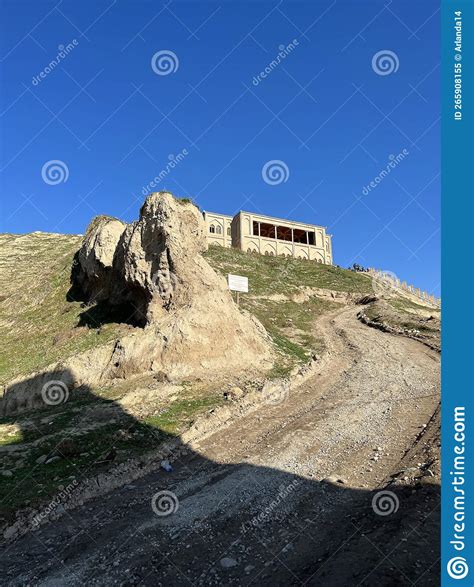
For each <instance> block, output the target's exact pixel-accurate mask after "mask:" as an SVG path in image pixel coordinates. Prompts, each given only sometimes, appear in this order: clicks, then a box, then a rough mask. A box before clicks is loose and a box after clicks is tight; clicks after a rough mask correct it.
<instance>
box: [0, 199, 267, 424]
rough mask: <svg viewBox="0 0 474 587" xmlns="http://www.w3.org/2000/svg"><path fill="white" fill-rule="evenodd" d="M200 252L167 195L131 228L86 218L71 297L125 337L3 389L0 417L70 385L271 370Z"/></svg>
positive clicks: (247, 319) (253, 332)
mask: <svg viewBox="0 0 474 587" xmlns="http://www.w3.org/2000/svg"><path fill="white" fill-rule="evenodd" d="M206 249H207V241H206V235H205V224H204V220H203V217H202V215H201V213H200V211H199V209H198V208H197V207H196V206H195V205H194V204H192V203H191V202H190V201H187V200H178V199H176V198H174V197H173V196H172V195H171V194H169V193H165V192H160V193H154V194H151V195H150V196H149V197H148V198H147V200H146V201H145V203H144V205H143V206H142V208H141V210H140V218H139V220H137V221H136V222H133V223H131V224H126V223H124V222H121V221H120V220H117V219H115V218H110V217H105V216H99V217H97V218H95V219H94V220H93V221H92V222H91V224H90V226H89V228H88V230H87V232H86V235H85V237H84V239H83V242H82V246H81V247H80V249H79V251H78V252H77V253H76V255H75V260H74V264H73V269H72V274H71V281H72V289H71V292H72V293H73V297H74V298H75V299H76V300H77V296H78V295H79V296H80V298H81V299H82V300H84V301H85V302H86V303H87V304H88V306H94V305H96V304H97V305H99V306H100V307H101V311H102V310H103V311H104V312H105V313H107V311H108V310H110V311H111V314H110V319H111V320H112V319H116V318H117V316H118V320H119V321H124V322H129V323H131V324H132V325H134V328H131V329H130V331H129V332H130V334H124V335H122V336H121V337H120V338H119V339H116V340H115V341H112V342H109V343H106V344H105V345H102V346H99V347H95V348H94V349H91V350H89V351H86V352H83V353H80V354H77V355H75V356H73V357H70V358H68V359H66V360H64V361H61V362H59V363H54V364H51V365H50V366H49V367H48V368H47V369H45V370H43V371H41V372H39V373H31V374H29V375H28V377H19V378H17V379H15V380H14V381H11V382H10V383H9V384H8V385H7V386H6V387H5V389H4V392H3V398H2V399H1V400H0V415H7V414H10V413H14V412H18V411H24V410H28V409H32V408H35V407H37V406H42V405H44V397H43V398H42V395H43V396H44V393H45V390H46V391H48V390H49V386H50V384H54V385H55V386H56V387H58V384H59V386H60V388H58V390H59V392H62V393H63V394H64V393H67V394H69V390H72V389H73V388H75V387H77V386H83V387H85V388H89V389H93V386H94V385H97V384H103V383H107V382H110V381H111V380H113V379H117V378H127V377H130V376H133V375H136V374H141V373H145V372H149V371H151V372H156V373H159V374H160V376H163V377H164V378H165V379H168V380H178V381H179V380H180V379H181V378H183V377H187V378H192V377H206V378H215V376H216V375H217V376H218V377H226V376H227V374H229V375H232V376H234V375H239V374H244V373H245V374H246V375H250V376H253V375H254V374H256V373H257V372H259V373H262V372H264V371H265V370H267V369H268V368H270V367H271V365H272V359H273V356H272V350H271V344H270V343H269V338H268V335H267V333H266V331H265V329H264V328H263V326H262V325H261V324H260V323H259V322H258V321H257V320H256V319H255V318H253V317H252V316H251V315H250V314H247V313H245V312H244V313H243V312H241V311H240V310H239V309H238V308H237V306H236V305H235V303H234V301H233V300H232V296H231V294H230V292H229V290H228V288H227V283H226V280H225V279H224V277H222V276H221V275H218V274H217V273H216V272H215V271H214V270H213V269H212V268H211V266H210V265H209V264H208V263H207V261H206V260H205V259H204V257H203V256H202V255H201V253H203V252H204V251H205V250H206ZM89 309H90V308H89ZM54 385H53V387H54ZM56 387H54V389H56Z"/></svg>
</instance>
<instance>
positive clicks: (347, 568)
mask: <svg viewBox="0 0 474 587" xmlns="http://www.w3.org/2000/svg"><path fill="white" fill-rule="evenodd" d="M356 313H357V310H356V309H355V308H349V309H345V310H344V311H342V312H340V313H338V314H337V315H335V316H334V315H332V316H327V317H325V318H323V319H322V320H321V321H320V322H319V324H318V329H320V330H321V332H322V334H323V335H324V337H325V339H326V343H327V347H328V349H329V361H328V362H326V363H325V365H324V367H322V368H321V369H320V371H319V372H318V371H316V372H315V374H314V375H313V376H312V377H311V378H310V379H309V380H307V381H306V382H305V383H304V384H302V385H301V386H300V387H298V388H297V389H292V390H291V391H290V392H289V393H288V394H283V395H282V396H281V397H278V398H274V400H273V403H267V404H266V405H262V406H261V407H260V408H259V409H257V410H255V411H253V412H252V413H250V414H248V415H247V416H244V417H242V418H240V419H239V420H237V421H235V422H234V423H233V424H231V425H230V426H228V427H226V428H225V429H223V430H219V431H216V432H215V433H214V434H212V435H210V436H208V437H207V438H206V439H205V440H203V441H202V442H201V443H200V444H199V445H198V447H197V449H196V450H194V451H192V452H190V453H189V454H188V455H186V456H185V457H182V458H181V459H180V460H179V461H178V462H177V464H176V466H175V467H174V470H173V472H172V473H166V472H164V471H159V472H155V473H153V474H151V475H148V476H147V477H144V478H143V479H141V480H139V481H137V482H135V483H134V484H133V485H130V486H126V487H124V488H122V489H120V490H118V491H114V492H112V493H110V494H108V495H106V496H104V497H102V498H99V499H97V500H94V501H91V502H88V503H86V504H85V505H84V506H82V507H80V508H78V509H76V510H74V511H72V512H66V514H65V515H64V516H63V517H62V518H61V519H60V520H58V521H57V522H54V523H51V524H49V525H47V526H45V527H42V528H41V529H39V530H37V531H35V532H31V533H30V534H28V535H27V536H25V537H23V538H22V539H20V540H18V541H17V542H16V543H14V544H12V545H10V546H9V547H7V548H6V549H5V552H4V553H3V556H2V559H1V566H2V568H4V570H3V571H2V576H3V579H4V584H11V585H26V584H31V585H48V586H53V585H65V584H67V585H82V584H88V585H114V584H117V585H138V584H140V585H209V584H210V585H250V584H252V585H272V586H273V585H301V584H307V585H338V586H341V585H393V584H397V585H413V584H415V583H416V584H417V585H436V584H437V583H438V579H437V570H438V569H437V564H438V554H437V550H438V544H437V531H438V526H439V520H438V517H439V512H438V509H437V508H438V503H439V486H438V484H437V483H436V481H437V479H434V480H433V479H432V478H430V483H422V482H420V481H417V482H416V483H412V482H411V481H410V480H408V478H407V479H406V480H405V481H403V478H402V480H401V481H400V482H398V483H395V484H393V485H391V486H390V487H389V490H390V491H391V492H392V493H391V494H390V495H389V497H388V499H389V505H393V508H395V509H397V510H398V511H394V512H393V513H391V514H389V515H378V514H377V513H376V512H377V511H378V509H377V505H376V506H375V507H373V506H372V500H373V499H374V496H375V495H376V494H377V492H378V491H380V490H381V489H383V488H386V486H387V483H388V481H389V480H390V478H391V476H392V475H393V474H394V473H396V472H398V471H399V470H403V469H406V470H408V469H410V468H416V467H417V466H418V465H419V463H414V462H413V459H415V460H416V458H421V457H419V456H417V455H419V454H420V451H421V449H422V447H425V448H426V445H427V444H429V443H430V442H431V443H436V442H437V440H436V439H437V435H436V434H437V423H436V420H435V419H433V414H435V412H436V410H437V406H438V404H439V355H438V354H437V353H436V352H434V351H431V350H430V349H428V348H427V347H425V346H423V345H421V344H420V343H418V342H416V341H413V340H408V339H405V338H402V337H395V336H392V335H389V334H386V333H383V332H380V331H378V330H374V329H371V328H368V327H367V326H365V325H363V324H361V323H360V322H359V321H358V320H357V319H356ZM418 446H419V447H420V451H419V450H418ZM433 446H434V444H433ZM434 450H435V451H437V447H435V448H434ZM412 465H413V466H412ZM431 475H433V473H431ZM163 491H167V492H171V494H170V498H169V499H170V500H171V502H172V505H173V508H172V509H175V508H176V504H177V503H178V504H179V505H178V507H177V509H175V511H174V512H173V513H172V514H170V515H166V516H163V515H157V514H156V512H154V511H153V509H152V498H153V496H154V495H156V494H158V493H159V492H163ZM175 497H176V499H175ZM166 499H167V498H166V496H165V501H166ZM390 500H391V501H390ZM154 503H155V509H156V510H157V511H158V513H162V512H160V510H159V508H160V504H161V502H160V500H159V499H157V500H156V501H155V502H154ZM380 508H382V504H380ZM383 513H385V512H383Z"/></svg>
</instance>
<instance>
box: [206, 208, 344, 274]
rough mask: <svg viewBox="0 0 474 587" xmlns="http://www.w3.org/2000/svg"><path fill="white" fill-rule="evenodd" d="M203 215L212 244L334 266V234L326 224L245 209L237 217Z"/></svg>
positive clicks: (211, 213) (212, 214) (210, 213)
mask: <svg viewBox="0 0 474 587" xmlns="http://www.w3.org/2000/svg"><path fill="white" fill-rule="evenodd" d="M203 216H204V220H205V221H206V227H207V240H208V243H209V244H216V245H220V246H222V247H236V248H238V249H241V250H242V251H246V252H248V253H260V254H261V255H273V256H282V257H296V258H298V259H308V260H310V261H316V262H317V263H325V264H326V265H332V262H333V259H332V243H331V235H330V234H327V233H326V228H325V227H324V226H315V225H313V224H305V223H302V222H293V221H291V220H283V219H282V218H272V217H271V216H262V215H261V214H254V213H252V212H243V211H240V212H239V213H238V214H236V215H235V216H233V217H232V216H226V215H225V214H216V213H214V212H204V213H203Z"/></svg>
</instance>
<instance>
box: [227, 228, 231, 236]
mask: <svg viewBox="0 0 474 587" xmlns="http://www.w3.org/2000/svg"><path fill="white" fill-rule="evenodd" d="M231 234H232V233H231V229H230V226H228V227H227V236H231Z"/></svg>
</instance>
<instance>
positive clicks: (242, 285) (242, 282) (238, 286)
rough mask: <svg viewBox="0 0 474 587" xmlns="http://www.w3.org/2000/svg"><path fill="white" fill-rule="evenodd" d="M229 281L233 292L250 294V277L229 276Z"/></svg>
mask: <svg viewBox="0 0 474 587" xmlns="http://www.w3.org/2000/svg"><path fill="white" fill-rule="evenodd" d="M227 281H228V283H229V289H230V290H232V291H241V292H244V293H248V291H249V280H248V277H243V276H242V275H231V274H230V273H229V274H228V275H227Z"/></svg>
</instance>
